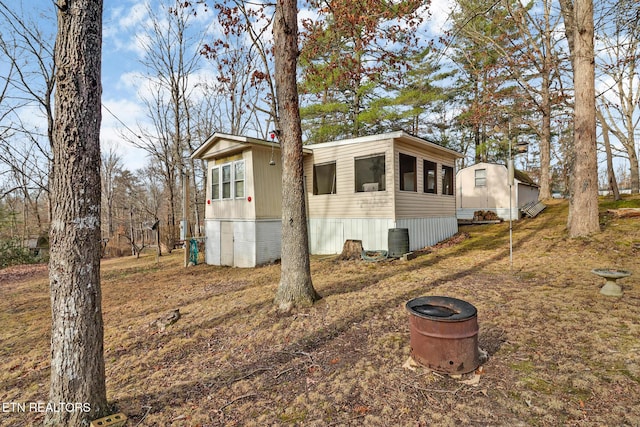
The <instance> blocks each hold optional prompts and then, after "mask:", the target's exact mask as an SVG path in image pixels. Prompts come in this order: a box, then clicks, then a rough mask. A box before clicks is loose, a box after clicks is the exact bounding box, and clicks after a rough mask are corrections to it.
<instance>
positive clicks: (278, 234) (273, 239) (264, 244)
mask: <svg viewBox="0 0 640 427" xmlns="http://www.w3.org/2000/svg"><path fill="white" fill-rule="evenodd" d="M255 224H256V254H255V256H256V265H261V264H267V263H270V262H273V261H275V260H277V259H280V254H281V250H282V221H281V220H280V219H275V220H266V221H257V222H256V223H255Z"/></svg>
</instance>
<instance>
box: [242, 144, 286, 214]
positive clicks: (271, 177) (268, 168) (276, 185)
mask: <svg viewBox="0 0 640 427" xmlns="http://www.w3.org/2000/svg"><path fill="white" fill-rule="evenodd" d="M271 158H272V157H271V150H269V149H268V148H262V147H255V148H254V149H253V179H254V183H255V187H254V188H255V191H254V192H253V193H252V194H248V193H247V195H250V196H252V198H253V200H254V202H255V209H256V218H257V219H268V218H278V219H279V218H281V217H282V162H281V160H280V150H274V152H273V160H274V161H275V163H276V164H275V165H270V164H269V161H270V160H271Z"/></svg>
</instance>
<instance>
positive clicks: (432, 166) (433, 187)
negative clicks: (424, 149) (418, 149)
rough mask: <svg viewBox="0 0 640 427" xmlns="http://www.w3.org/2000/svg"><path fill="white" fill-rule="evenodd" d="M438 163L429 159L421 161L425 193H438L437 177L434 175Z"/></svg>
mask: <svg viewBox="0 0 640 427" xmlns="http://www.w3.org/2000/svg"><path fill="white" fill-rule="evenodd" d="M437 167H438V165H437V164H436V163H435V162H430V161H429V160H424V161H423V168H424V192H425V193H432V194H437V193H438V178H437V176H436V171H437V170H438V169H437Z"/></svg>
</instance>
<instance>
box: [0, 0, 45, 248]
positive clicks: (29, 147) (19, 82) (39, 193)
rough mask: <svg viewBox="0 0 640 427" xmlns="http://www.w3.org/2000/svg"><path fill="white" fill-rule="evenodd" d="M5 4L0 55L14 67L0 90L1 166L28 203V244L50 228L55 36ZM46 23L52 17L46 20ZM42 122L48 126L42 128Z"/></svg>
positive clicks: (1, 13)
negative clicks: (29, 238) (49, 197)
mask: <svg viewBox="0 0 640 427" xmlns="http://www.w3.org/2000/svg"><path fill="white" fill-rule="evenodd" d="M21 12H22V11H20V10H18V9H17V8H16V7H13V6H11V7H10V6H9V5H7V4H6V3H5V2H3V1H0V27H2V28H3V29H4V31H3V32H2V33H0V55H1V56H2V58H3V62H5V61H6V64H7V65H8V67H7V69H6V75H5V76H2V77H1V79H2V80H1V81H2V83H1V85H2V86H1V89H0V165H2V164H4V167H5V168H6V170H9V171H10V174H11V176H12V182H13V184H14V185H12V187H11V188H8V189H6V190H5V192H7V193H8V192H12V191H19V192H20V194H21V197H22V198H23V200H24V203H23V212H22V214H23V240H26V239H27V238H28V237H31V235H33V234H40V233H41V232H43V231H44V230H46V229H47V227H48V225H49V208H48V205H49V203H43V202H48V200H47V199H48V196H49V194H48V190H49V189H48V180H49V167H50V163H51V151H50V142H51V139H52V132H53V91H54V87H55V62H54V59H53V34H48V33H46V31H43V30H42V29H41V28H42V27H43V25H42V23H41V22H39V21H34V20H33V19H29V17H28V16H27V14H24V13H21ZM42 19H46V18H42ZM40 120H41V121H42V122H44V123H45V126H42V127H40V126H39V124H38V122H39V121H40Z"/></svg>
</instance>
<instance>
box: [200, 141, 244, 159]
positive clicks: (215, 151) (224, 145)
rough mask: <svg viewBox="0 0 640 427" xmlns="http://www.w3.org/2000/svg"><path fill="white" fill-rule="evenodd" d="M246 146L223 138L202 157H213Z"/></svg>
mask: <svg viewBox="0 0 640 427" xmlns="http://www.w3.org/2000/svg"><path fill="white" fill-rule="evenodd" d="M244 147H245V145H244V144H241V143H239V142H236V141H228V140H226V139H221V140H220V141H218V143H217V144H214V145H213V146H212V147H211V148H210V149H209V150H208V151H207V152H205V153H204V154H203V155H202V158H203V159H210V158H212V157H218V155H219V154H220V153H225V152H234V151H236V150H242V149H243V148H244Z"/></svg>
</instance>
